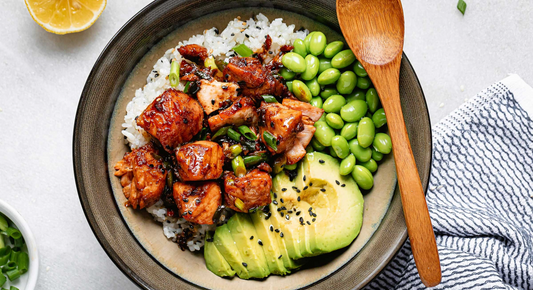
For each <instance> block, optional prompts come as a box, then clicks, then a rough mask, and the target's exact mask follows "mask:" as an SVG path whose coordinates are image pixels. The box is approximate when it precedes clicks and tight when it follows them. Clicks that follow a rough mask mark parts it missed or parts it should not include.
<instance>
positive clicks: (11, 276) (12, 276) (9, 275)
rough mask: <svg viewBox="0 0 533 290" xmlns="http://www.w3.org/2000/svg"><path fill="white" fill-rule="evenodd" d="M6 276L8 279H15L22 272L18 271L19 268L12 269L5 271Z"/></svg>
mask: <svg viewBox="0 0 533 290" xmlns="http://www.w3.org/2000/svg"><path fill="white" fill-rule="evenodd" d="M6 275H7V278H8V279H9V281H14V280H17V279H18V278H19V277H20V275H22V272H20V270H19V269H13V270H9V271H7V272H6Z"/></svg>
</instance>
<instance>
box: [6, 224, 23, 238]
mask: <svg viewBox="0 0 533 290" xmlns="http://www.w3.org/2000/svg"><path fill="white" fill-rule="evenodd" d="M6 233H7V235H8V236H10V237H12V238H13V239H15V240H16V239H20V238H22V234H21V233H20V231H19V230H17V229H15V228H12V227H9V228H7V231H6Z"/></svg>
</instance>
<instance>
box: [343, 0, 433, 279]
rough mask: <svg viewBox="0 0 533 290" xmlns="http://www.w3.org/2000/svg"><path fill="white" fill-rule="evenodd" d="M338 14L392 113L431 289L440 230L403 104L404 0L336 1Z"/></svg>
mask: <svg viewBox="0 0 533 290" xmlns="http://www.w3.org/2000/svg"><path fill="white" fill-rule="evenodd" d="M337 17H338V19H339V24H340V27H341V30H342V33H343V34H344V37H345V38H346V41H347V42H348V45H349V46H350V48H351V49H352V51H353V52H354V54H355V56H356V57H357V59H358V60H359V61H360V62H361V64H362V65H363V67H364V68H365V69H366V71H367V72H368V75H369V76H370V78H371V79H372V82H373V83H374V86H375V87H376V90H377V92H378V95H379V97H380V99H381V103H382V104H383V108H384V109H385V114H386V115H387V124H388V126H389V132H390V137H391V140H392V144H393V146H392V151H393V153H394V160H395V162H396V173H397V175H398V184H399V185H400V192H401V196H402V204H403V213H404V216H405V222H406V224H407V232H408V234H409V238H410V240H411V248H412V250H413V256H414V258H415V262H416V267H417V269H418V273H419V275H420V279H421V280H422V282H423V283H424V285H426V286H427V287H432V286H435V285H438V284H439V283H440V281H441V269H440V261H439V253H438V251H437V244H436V243H435V234H434V233H433V227H432V225H431V220H430V218H429V212H428V208H427V204H426V199H425V196H424V191H423V189H422V184H421V182H420V177H419V175H418V170H417V168H416V163H415V159H414V157H413V152H412V151H411V144H410V143H409V136H408V135H407V129H406V128H405V122H404V119H403V113H402V107H401V105H400V91H399V77H400V62H401V59H402V51H403V38H404V20H403V9H402V4H401V3H400V0H337ZM415 114H416V112H415Z"/></svg>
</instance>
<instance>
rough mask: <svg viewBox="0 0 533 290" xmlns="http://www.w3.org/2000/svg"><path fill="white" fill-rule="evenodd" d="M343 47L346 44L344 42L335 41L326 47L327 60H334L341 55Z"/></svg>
mask: <svg viewBox="0 0 533 290" xmlns="http://www.w3.org/2000/svg"><path fill="white" fill-rule="evenodd" d="M343 47H344V43H343V42H342V41H339V40H337V41H333V42H331V43H329V44H328V45H327V46H326V49H324V56H325V57H327V58H332V57H334V56H335V55H336V54H337V53H339V52H340V51H341V50H342V48H343Z"/></svg>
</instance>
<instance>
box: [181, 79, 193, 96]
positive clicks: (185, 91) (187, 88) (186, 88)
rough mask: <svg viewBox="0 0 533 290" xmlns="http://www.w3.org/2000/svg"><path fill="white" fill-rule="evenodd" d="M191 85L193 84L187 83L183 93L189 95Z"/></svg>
mask: <svg viewBox="0 0 533 290" xmlns="http://www.w3.org/2000/svg"><path fill="white" fill-rule="evenodd" d="M190 85H191V82H190V81H189V82H187V83H186V84H185V88H184V89H183V92H184V93H186V94H188V93H189V86H190Z"/></svg>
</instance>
